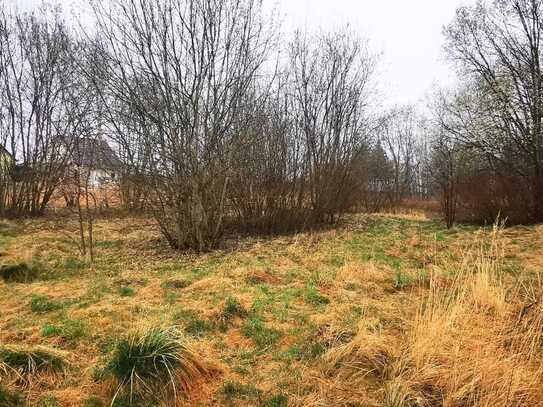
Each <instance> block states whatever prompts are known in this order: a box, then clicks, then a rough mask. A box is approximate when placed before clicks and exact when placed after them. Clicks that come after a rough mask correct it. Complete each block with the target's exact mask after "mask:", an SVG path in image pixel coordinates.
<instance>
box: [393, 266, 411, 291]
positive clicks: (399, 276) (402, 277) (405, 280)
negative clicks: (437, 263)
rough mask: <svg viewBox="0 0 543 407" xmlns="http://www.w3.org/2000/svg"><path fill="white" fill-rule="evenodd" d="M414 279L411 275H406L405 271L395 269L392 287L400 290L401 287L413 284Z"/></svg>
mask: <svg viewBox="0 0 543 407" xmlns="http://www.w3.org/2000/svg"><path fill="white" fill-rule="evenodd" d="M415 282H416V280H415V279H414V278H412V277H411V276H408V275H407V274H405V273H402V272H401V271H396V273H395V274H394V288H396V289H398V290H401V289H403V288H407V287H410V286H412V285H413V284H415Z"/></svg>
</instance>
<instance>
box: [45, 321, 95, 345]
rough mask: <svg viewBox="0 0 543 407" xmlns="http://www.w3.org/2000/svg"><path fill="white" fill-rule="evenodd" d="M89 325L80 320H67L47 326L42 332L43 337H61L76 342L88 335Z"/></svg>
mask: <svg viewBox="0 0 543 407" xmlns="http://www.w3.org/2000/svg"><path fill="white" fill-rule="evenodd" d="M87 331H88V330H87V325H86V324H85V323H84V322H83V321H81V320H79V319H70V318H65V319H62V320H61V321H60V323H58V324H45V325H44V326H43V328H42V330H41V333H42V336H44V337H46V338H48V337H54V336H57V337H61V338H63V339H64V340H67V341H70V342H75V341H77V340H79V339H81V338H83V337H85V336H86V335H87Z"/></svg>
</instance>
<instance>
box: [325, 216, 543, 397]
mask: <svg viewBox="0 0 543 407" xmlns="http://www.w3.org/2000/svg"><path fill="white" fill-rule="evenodd" d="M503 264H504V240H503V239H502V231H501V228H500V227H498V226H495V227H494V229H493V231H492V232H491V233H490V234H489V235H487V236H486V237H485V238H484V239H483V240H481V241H480V242H477V244H475V245H474V248H473V249H472V250H471V251H469V252H468V253H465V255H464V260H463V263H462V266H461V267H459V268H458V267H457V268H456V269H454V274H453V275H452V276H451V277H448V278H444V277H443V273H436V275H435V276H432V277H431V281H430V289H429V290H428V292H427V294H426V295H425V296H424V298H423V300H422V301H421V304H420V307H419V310H418V312H417V313H416V316H415V317H414V318H413V320H411V321H405V322H406V324H407V326H408V328H407V329H406V330H405V332H404V333H403V335H402V336H401V339H400V341H399V342H400V343H398V338H396V339H395V340H392V339H390V338H386V336H383V335H382V333H380V332H370V331H368V330H367V329H364V328H361V329H360V331H359V333H358V335H357V336H356V337H355V338H354V339H353V341H351V342H350V343H349V344H346V345H343V346H341V347H337V348H334V349H331V350H330V351H329V352H328V353H327V355H326V356H325V358H326V360H327V362H328V366H329V367H330V368H331V369H333V368H337V369H338V371H337V373H338V377H341V378H342V379H343V380H348V381H350V383H351V384H352V386H362V385H364V384H367V383H368V379H371V380H373V382H374V383H376V386H377V387H378V388H380V392H381V396H380V399H381V405H383V406H386V407H403V406H448V407H453V406H488V407H491V406H492V407H494V406H538V405H543V348H542V346H543V306H542V304H541V303H539V302H537V301H534V302H532V303H530V304H528V303H525V302H524V301H523V299H522V298H523V296H522V295H520V293H521V287H520V286H518V285H516V284H515V283H514V282H512V281H510V280H511V278H510V277H509V276H508V275H507V274H506V273H504V267H503ZM444 266H445V268H447V266H448V265H446V264H445V265H444ZM450 266H451V267H452V264H451V265H450ZM532 289H534V287H532ZM534 291H538V292H539V293H540V292H541V291H539V288H538V289H534ZM338 366H339V368H338Z"/></svg>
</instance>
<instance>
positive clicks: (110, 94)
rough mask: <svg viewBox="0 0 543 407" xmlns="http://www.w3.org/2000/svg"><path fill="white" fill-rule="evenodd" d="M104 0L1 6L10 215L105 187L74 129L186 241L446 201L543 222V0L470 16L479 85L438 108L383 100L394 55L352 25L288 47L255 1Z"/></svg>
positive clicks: (300, 37)
mask: <svg viewBox="0 0 543 407" xmlns="http://www.w3.org/2000/svg"><path fill="white" fill-rule="evenodd" d="M91 4H92V10H93V13H94V24H95V26H94V28H92V29H89V30H88V31H85V30H83V29H82V28H81V27H82V26H83V25H77V24H76V25H75V26H76V28H71V27H68V26H67V25H66V24H65V22H64V21H63V18H62V11H61V10H58V9H51V8H48V7H46V6H42V8H41V9H40V10H36V11H35V12H33V13H30V14H17V13H12V12H9V11H8V10H7V9H6V8H4V9H0V143H1V144H2V146H3V147H4V148H3V152H2V161H1V162H2V166H1V177H2V182H1V183H0V210H1V211H2V213H3V214H4V215H10V216H27V215H40V214H43V212H44V211H45V209H46V207H47V204H48V203H49V202H50V200H51V198H52V196H53V194H54V193H55V191H58V190H59V189H63V190H64V191H66V190H70V188H72V189H74V188H75V191H76V194H77V196H78V197H80V194H81V191H84V195H86V196H87V198H88V190H89V188H88V186H89V185H88V180H87V182H86V183H83V184H82V183H81V182H79V179H80V177H81V175H82V174H86V172H85V171H81V168H78V169H77V171H75V172H74V168H73V167H74V162H76V160H74V155H77V151H76V150H77V149H78V146H79V145H81V143H78V142H74V140H79V139H81V138H93V139H98V138H99V139H102V138H103V139H106V140H107V141H108V142H109V143H110V145H111V146H113V148H114V149H115V150H116V151H117V153H118V155H119V158H120V161H121V162H122V166H121V167H120V172H121V176H120V177H119V186H120V194H121V198H122V202H123V205H124V206H125V207H126V209H130V210H141V211H147V212H149V213H151V214H153V215H154V217H155V218H156V220H157V221H158V224H159V226H160V229H161V231H162V233H163V235H164V237H165V238H166V239H167V241H168V242H169V243H170V245H171V246H172V247H174V248H178V249H186V248H190V249H196V250H200V251H203V250H209V249H212V248H214V247H216V246H217V245H219V244H220V243H221V239H222V237H223V235H224V233H225V232H226V231H228V230H245V231H254V232H259V233H270V232H282V231H295V230H303V229H305V228H309V227H313V226H316V225H320V224H324V223H335V222H337V221H338V219H340V218H341V216H342V215H344V214H345V213H347V212H350V211H379V210H382V209H394V208H396V207H398V206H399V205H401V203H402V201H403V200H404V199H406V198H413V197H415V198H418V199H433V198H436V197H439V198H440V202H441V203H442V209H443V213H444V216H445V219H446V221H447V223H448V224H449V225H450V226H452V225H453V223H454V221H455V219H457V218H458V217H459V216H460V217H461V218H463V219H466V220H472V221H483V222H484V221H489V220H492V219H493V218H494V217H495V216H497V214H498V213H501V214H502V216H505V217H509V218H510V219H511V220H512V221H515V222H533V221H543V201H542V193H543V173H542V172H541V171H543V168H542V167H541V165H543V163H542V162H541V160H542V159H543V138H542V132H541V126H542V122H541V119H542V115H543V106H542V98H543V94H542V93H543V86H542V82H541V81H542V80H543V79H542V76H541V70H540V62H541V58H540V55H539V51H540V47H541V45H540V35H541V33H542V30H541V22H542V20H541V2H539V1H516V2H500V3H498V4H497V5H494V3H492V5H490V4H486V3H484V2H483V3H480V4H478V5H477V6H475V7H473V8H461V9H459V10H458V13H457V17H456V19H455V21H454V22H453V23H452V24H451V25H450V26H449V27H447V28H446V30H445V34H446V39H447V42H446V50H447V53H448V55H449V56H450V57H451V59H452V60H454V62H455V64H456V65H457V66H458V68H459V70H460V71H461V72H462V74H463V82H462V86H461V87H459V88H458V89H457V90H455V91H438V92H436V95H435V97H434V98H433V103H432V106H431V109H430V114H425V115H422V114H421V113H418V112H417V111H416V109H415V108H413V107H410V106H402V107H395V108H392V109H387V110H386V111H384V110H383V109H378V108H377V107H376V106H379V100H378V97H377V95H378V92H377V89H378V88H379V86H380V84H379V82H378V78H377V76H376V72H377V70H378V58H377V56H376V54H374V53H373V52H372V51H371V49H370V48H369V46H368V43H367V41H365V40H364V39H361V38H358V37H357V36H356V35H355V34H354V33H353V32H352V31H350V30H349V29H342V30H338V31H333V32H322V31H321V32H315V33H307V32H301V31H298V32H296V33H294V34H293V35H291V36H289V37H288V38H289V39H288V40H285V36H284V35H283V34H281V31H280V27H279V25H278V24H277V19H276V18H275V14H274V13H265V12H264V11H263V9H262V6H261V4H260V2H259V1H256V0H221V1H215V0H187V1H183V2H180V1H175V0H160V1H152V2H150V1H145V0H131V1H129V0H114V1H111V2H108V3H107V4H106V3H105V2H92V3H91ZM511 27H514V28H511ZM17 174H18V175H17ZM21 174H22V175H21ZM74 174H75V177H74ZM74 179H77V180H78V181H77V182H75V181H74ZM79 201H80V199H76V200H75V202H79ZM88 202H89V201H88V199H87V204H88ZM80 213H81V212H80Z"/></svg>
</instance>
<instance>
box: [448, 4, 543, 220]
mask: <svg viewBox="0 0 543 407" xmlns="http://www.w3.org/2000/svg"><path fill="white" fill-rule="evenodd" d="M445 34H446V36H447V50H448V53H449V55H450V57H451V59H452V60H454V61H455V62H456V63H457V64H458V67H459V69H460V70H461V72H462V74H463V76H464V77H465V78H466V80H467V81H468V83H469V84H470V86H471V92H464V93H463V96H462V97H461V98H460V99H458V100H457V101H460V102H461V103H460V105H459V104H455V105H453V106H456V107H458V106H462V105H464V106H469V107H470V108H469V109H461V110H460V111H457V114H456V118H457V119H458V120H457V123H458V122H463V123H464V124H467V125H465V126H463V127H464V129H463V130H462V131H455V132H454V133H452V134H453V135H454V137H455V138H456V139H457V140H459V141H461V142H463V143H464V144H465V145H468V146H471V147H473V148H477V149H478V150H479V151H480V152H481V153H482V154H485V155H487V156H488V157H491V158H492V161H493V162H494V163H495V164H499V165H503V164H506V166H507V167H508V168H509V169H510V171H512V172H515V173H517V174H520V175H521V176H523V177H525V178H526V179H527V180H529V182H530V184H531V188H530V189H531V195H532V197H531V204H530V208H529V211H530V212H531V213H532V218H533V219H534V220H543V132H542V119H543V75H542V73H543V72H542V70H541V38H542V34H543V3H542V2H541V1H540V0H514V1H510V0H509V1H505V0H497V1H493V2H488V1H481V2H478V3H477V5H475V6H473V7H462V8H460V9H459V10H458V11H457V15H456V19H455V21H454V22H453V23H452V24H451V25H450V26H449V27H447V29H446V30H445Z"/></svg>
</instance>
